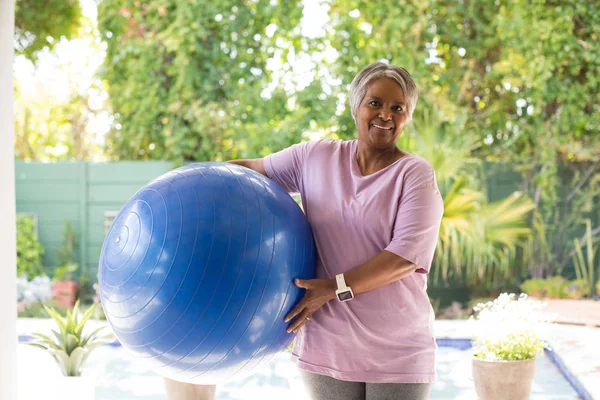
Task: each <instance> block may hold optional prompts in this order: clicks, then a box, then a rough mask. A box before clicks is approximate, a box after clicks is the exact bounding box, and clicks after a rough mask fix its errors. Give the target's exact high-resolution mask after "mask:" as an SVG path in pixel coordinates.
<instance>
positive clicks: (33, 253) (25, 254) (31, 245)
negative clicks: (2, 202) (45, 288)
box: [17, 215, 44, 280]
mask: <svg viewBox="0 0 600 400" xmlns="http://www.w3.org/2000/svg"><path fill="white" fill-rule="evenodd" d="M43 254H44V247H43V246H42V244H41V243H40V241H39V240H38V237H37V234H36V232H35V219H34V217H33V216H31V215H17V275H18V276H26V277H27V279H29V280H31V279H33V278H35V277H36V276H42V275H44V269H43V267H42V255H43Z"/></svg>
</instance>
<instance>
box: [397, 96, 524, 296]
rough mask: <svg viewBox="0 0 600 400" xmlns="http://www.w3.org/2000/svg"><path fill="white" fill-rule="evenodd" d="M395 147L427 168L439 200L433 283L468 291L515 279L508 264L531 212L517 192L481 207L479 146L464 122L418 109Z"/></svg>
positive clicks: (484, 201)
mask: <svg viewBox="0 0 600 400" xmlns="http://www.w3.org/2000/svg"><path fill="white" fill-rule="evenodd" d="M399 146H400V147H401V148H403V149H405V150H407V151H409V152H413V153H416V154H419V155H420V156H422V157H424V158H425V159H427V160H429V161H430V162H431V164H432V165H433V167H434V169H435V171H436V178H437V182H438V186H439V187H440V191H441V193H442V196H443V198H444V215H443V217H442V223H441V227H440V237H439V242H438V248H437V252H436V265H435V268H434V281H435V283H438V282H439V280H440V278H441V279H442V280H443V281H445V282H446V281H448V279H449V278H450V277H454V278H458V279H460V280H463V281H464V282H465V283H467V284H468V285H469V286H471V287H474V286H478V285H484V286H488V287H489V286H493V285H494V284H495V283H497V282H498V281H505V280H506V279H507V278H509V277H512V276H515V275H516V276H519V275H520V272H521V271H520V268H515V267H514V261H515V260H516V258H517V250H518V249H519V248H520V247H521V246H522V244H523V243H524V240H525V239H526V238H527V237H528V235H529V233H530V230H529V228H528V226H527V216H528V214H529V212H530V211H531V210H532V209H533V208H534V207H535V206H534V204H533V202H532V201H531V200H530V199H528V198H527V196H525V195H524V194H522V193H519V192H515V193H513V194H512V195H511V196H508V197H507V198H505V199H502V200H500V201H497V202H494V203H488V202H487V196H486V195H485V193H484V191H483V187H482V186H483V182H484V179H485V177H484V176H483V172H482V165H481V161H480V160H478V159H476V158H475V157H473V152H475V151H476V149H477V148H478V146H479V145H478V144H477V143H476V140H474V135H473V133H472V132H471V131H470V130H469V129H468V128H466V127H465V119H464V118H455V119H450V118H449V117H447V116H445V115H443V114H442V112H439V111H433V110H432V109H430V108H422V109H421V111H420V112H419V113H416V114H415V116H414V121H413V123H412V124H411V126H410V128H409V129H408V130H407V132H406V133H405V134H404V135H403V136H402V137H401V139H400V140H399ZM515 269H516V271H515Z"/></svg>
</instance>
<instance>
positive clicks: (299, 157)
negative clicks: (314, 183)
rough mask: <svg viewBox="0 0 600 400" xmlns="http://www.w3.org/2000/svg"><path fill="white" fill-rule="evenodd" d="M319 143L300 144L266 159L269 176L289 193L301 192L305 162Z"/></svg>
mask: <svg viewBox="0 0 600 400" xmlns="http://www.w3.org/2000/svg"><path fill="white" fill-rule="evenodd" d="M317 142H318V141H310V142H304V143H298V144H295V145H292V146H290V147H288V148H285V149H283V150H281V151H279V152H277V153H273V154H270V155H268V156H266V157H265V158H264V163H265V172H266V173H267V176H268V177H269V178H271V179H273V180H274V181H275V182H277V183H278V184H279V185H281V186H282V187H283V188H284V189H285V190H286V191H287V192H288V193H298V192H301V190H302V188H301V185H302V171H303V168H304V162H305V160H306V158H307V157H308V154H309V153H310V151H311V150H312V149H313V148H314V146H315V145H316V144H317Z"/></svg>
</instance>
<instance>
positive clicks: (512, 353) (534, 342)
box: [472, 293, 549, 360]
mask: <svg viewBox="0 0 600 400" xmlns="http://www.w3.org/2000/svg"><path fill="white" fill-rule="evenodd" d="M545 306H546V304H545V303H542V302H540V301H534V300H531V299H529V298H528V297H527V295H525V294H522V295H520V296H518V297H517V296H516V295H515V294H514V293H510V294H509V293H502V294H501V295H500V296H498V298H497V299H495V300H494V301H490V302H487V303H480V304H478V305H477V306H476V307H475V308H474V311H475V312H476V313H477V315H476V317H475V318H472V324H473V329H474V334H473V349H474V350H475V355H476V356H477V357H478V358H482V359H485V360H524V359H530V358H534V357H535V356H536V355H537V354H538V353H539V352H541V351H543V349H544V348H545V347H546V346H547V344H546V342H545V340H544V338H545V337H547V329H548V327H549V323H548V321H549V316H548V315H547V314H545V313H543V312H541V311H540V310H541V309H542V308H543V307H545Z"/></svg>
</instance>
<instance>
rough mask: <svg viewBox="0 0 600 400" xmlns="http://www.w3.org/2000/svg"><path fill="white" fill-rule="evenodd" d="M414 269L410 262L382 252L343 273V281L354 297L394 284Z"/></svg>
mask: <svg viewBox="0 0 600 400" xmlns="http://www.w3.org/2000/svg"><path fill="white" fill-rule="evenodd" d="M416 269H417V266H416V265H415V264H413V263H412V262H410V261H408V260H406V259H404V258H402V257H400V256H397V255H396V254H394V253H392V252H389V251H386V250H384V251H382V252H381V253H379V254H377V255H376V256H375V257H373V258H371V259H370V260H368V261H367V262H365V263H364V264H362V265H359V266H358V267H356V268H354V269H351V270H350V271H348V272H346V273H344V279H345V281H346V284H347V285H348V286H350V287H351V288H352V292H354V294H355V295H356V294H359V293H363V292H368V291H369V290H373V289H377V288H380V287H382V286H385V285H389V284H390V283H392V282H396V281H397V280H399V279H402V278H405V277H407V276H409V275H410V274H412V273H414V272H415V270H416ZM333 280H334V281H335V279H333Z"/></svg>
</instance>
